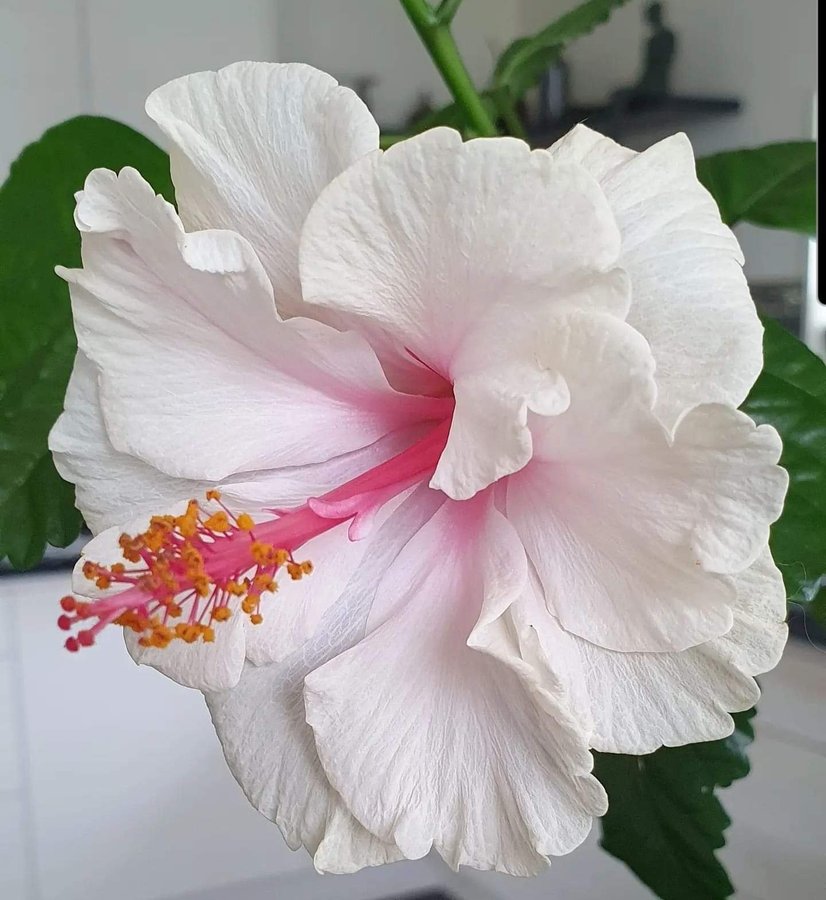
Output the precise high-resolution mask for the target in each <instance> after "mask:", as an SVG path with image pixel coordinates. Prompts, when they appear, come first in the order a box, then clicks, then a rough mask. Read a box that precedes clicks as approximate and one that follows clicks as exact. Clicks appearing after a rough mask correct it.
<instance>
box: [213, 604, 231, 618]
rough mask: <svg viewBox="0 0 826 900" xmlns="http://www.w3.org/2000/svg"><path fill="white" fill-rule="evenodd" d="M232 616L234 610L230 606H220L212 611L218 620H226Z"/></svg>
mask: <svg viewBox="0 0 826 900" xmlns="http://www.w3.org/2000/svg"><path fill="white" fill-rule="evenodd" d="M231 616H232V610H231V609H230V608H229V607H228V606H219V607H218V608H217V609H215V610H213V612H212V618H213V619H215V621H216V622H226V621H227V619H229V618H230V617H231Z"/></svg>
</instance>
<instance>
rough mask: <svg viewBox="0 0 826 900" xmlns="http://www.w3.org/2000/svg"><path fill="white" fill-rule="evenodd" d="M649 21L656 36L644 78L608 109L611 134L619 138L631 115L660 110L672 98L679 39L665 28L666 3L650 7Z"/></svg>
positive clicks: (616, 97) (614, 98) (648, 50)
mask: <svg viewBox="0 0 826 900" xmlns="http://www.w3.org/2000/svg"><path fill="white" fill-rule="evenodd" d="M645 19H646V21H647V22H648V24H649V25H650V26H651V29H652V32H651V36H650V37H649V38H648V42H647V43H646V45H645V57H644V60H643V69H642V74H641V75H640V78H639V81H637V83H636V84H635V85H633V86H632V87H628V88H622V89H621V90H619V91H615V92H614V93H613V94H612V95H611V100H610V103H609V106H608V108H609V121H610V122H611V131H612V133H613V134H615V135H616V134H618V133H619V132H620V131H621V129H622V124H623V121H624V119H625V118H626V116H627V115H628V114H629V113H637V112H641V111H642V110H645V109H650V108H651V107H657V106H660V105H661V104H663V103H664V102H665V100H666V98H667V97H668V96H669V87H670V81H671V68H672V66H673V64H674V55H675V53H676V52H677V38H676V36H675V34H674V32H673V31H671V30H670V29H668V28H666V27H665V24H664V22H663V5H662V3H649V4H648V6H647V7H646V8H645Z"/></svg>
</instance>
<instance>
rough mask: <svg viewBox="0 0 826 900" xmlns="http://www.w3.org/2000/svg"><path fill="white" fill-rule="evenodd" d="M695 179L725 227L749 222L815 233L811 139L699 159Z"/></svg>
mask: <svg viewBox="0 0 826 900" xmlns="http://www.w3.org/2000/svg"><path fill="white" fill-rule="evenodd" d="M697 176H698V177H699V179H700V181H702V183H703V184H704V185H705V186H706V187H707V188H708V190H709V191H711V194H712V195H713V197H714V199H715V200H716V201H717V205H718V206H719V207H720V214H721V216H722V217H723V221H724V222H726V223H727V224H728V225H736V224H737V223H738V222H751V223H753V224H754V225H763V226H766V227H768V228H784V229H786V230H788V231H799V232H802V233H803V234H814V233H815V228H816V208H815V196H816V184H817V181H816V179H817V166H816V152H815V143H814V141H795V142H792V143H785V144H766V145H765V146H764V147H755V148H754V149H753V150H733V151H731V152H729V153H717V154H715V155H714V156H707V157H705V158H704V159H698V160H697Z"/></svg>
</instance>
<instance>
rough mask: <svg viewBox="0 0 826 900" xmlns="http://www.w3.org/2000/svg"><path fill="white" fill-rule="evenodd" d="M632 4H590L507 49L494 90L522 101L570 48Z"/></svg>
mask: <svg viewBox="0 0 826 900" xmlns="http://www.w3.org/2000/svg"><path fill="white" fill-rule="evenodd" d="M627 2H628V0H588V2H587V3H582V4H580V5H579V6H577V7H575V8H574V9H572V10H571V11H570V12H568V13H566V14H565V15H564V16H562V18H561V19H557V21H556V22H553V23H552V24H550V25H548V26H547V27H546V28H543V29H542V31H539V32H537V33H536V34H534V35H532V36H531V37H523V38H518V39H517V40H515V41H513V43H511V44H510V45H509V46H508V47H506V48H505V50H504V52H503V53H502V55H501V56H500V57H499V59H498V61H497V63H496V67H495V69H494V71H493V78H492V86H493V87H494V88H504V89H505V90H507V91H509V93H510V95H511V97H512V98H513V100H519V99H521V97H522V96H523V95H524V94H525V92H526V91H527V90H529V89H530V88H531V87H533V86H534V85H535V84H536V83H537V81H539V79H540V78H541V77H542V74H543V73H544V72H545V71H546V70H547V69H548V68H549V67H550V66H551V65H553V64H554V63H555V62H556V60H557V59H559V57H560V55H561V54H562V51H563V50H564V49H565V46H566V44H568V43H569V42H570V41H572V40H574V39H576V38H579V37H582V36H583V35H586V34H588V33H589V32H591V31H593V30H594V29H595V28H596V27H597V25H599V24H600V23H602V22H605V21H606V20H607V19H608V18H609V16H610V15H611V13H612V12H613V11H614V10H615V9H617V8H618V7H620V6H622V5H623V4H625V3H627Z"/></svg>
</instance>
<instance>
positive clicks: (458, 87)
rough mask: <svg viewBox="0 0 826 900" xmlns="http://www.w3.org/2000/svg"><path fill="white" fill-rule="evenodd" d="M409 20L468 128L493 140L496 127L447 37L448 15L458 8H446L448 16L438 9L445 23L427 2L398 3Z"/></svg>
mask: <svg viewBox="0 0 826 900" xmlns="http://www.w3.org/2000/svg"><path fill="white" fill-rule="evenodd" d="M399 2H400V3H401V5H402V7H403V8H404V11H405V12H406V13H407V16H408V18H409V19H410V21H411V22H412V23H413V27H414V28H415V29H416V32H417V34H418V35H419V37H420V38H421V40H422V43H423V44H424V45H425V48H426V49H427V52H428V53H429V54H430V56H431V58H432V59H433V62H434V63H435V64H436V68H437V69H438V70H439V72H440V74H441V76H442V78H443V79H444V82H445V84H446V85H447V87H448V89H449V90H450V93H451V94H453V99H454V100H455V101H456V103H457V104H458V105H459V106H460V107H461V109H462V111H463V112H464V114H465V118H466V119H467V122H468V124H469V125H470V126H471V128H473V130H474V131H475V132H476V134H478V135H480V136H481V137H495V136H496V135H497V134H498V132H497V130H496V125H495V124H494V123H493V120H492V119H491V117H490V116H489V115H488V111H487V109H485V105H484V103H483V102H482V98H481V97H480V96H479V92H478V91H477V90H476V87H475V86H474V84H473V81H472V80H471V78H470V75H469V74H468V70H467V69H466V68H465V64H464V62H463V61H462V57H461V56H460V55H459V49H458V47H457V46H456V41H455V40H454V39H453V35H452V34H451V33H450V24H449V22H450V18H452V15H451V13H453V14H455V12H456V10H455V8H454V7H457V6H458V4H449V5H448V8H447V13H448V14H447V15H444V4H442V6H441V7H440V10H439V11H440V12H442V13H443V16H444V19H443V20H441V19H440V18H439V12H437V11H436V10H434V8H433V7H432V6H431V5H430V3H428V0H399Z"/></svg>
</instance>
